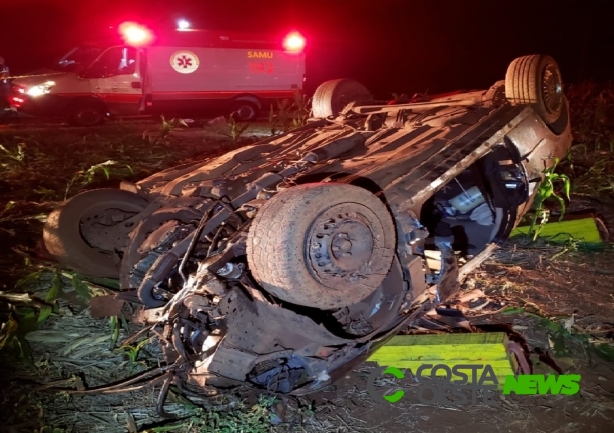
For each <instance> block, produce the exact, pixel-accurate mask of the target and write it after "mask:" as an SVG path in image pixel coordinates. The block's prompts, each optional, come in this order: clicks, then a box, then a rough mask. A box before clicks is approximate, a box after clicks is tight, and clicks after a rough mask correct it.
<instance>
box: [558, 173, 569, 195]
mask: <svg viewBox="0 0 614 433" xmlns="http://www.w3.org/2000/svg"><path fill="white" fill-rule="evenodd" d="M559 179H562V180H563V192H564V193H565V197H567V200H570V198H569V190H570V189H571V181H570V180H569V177H568V176H567V175H565V174H561V175H559Z"/></svg>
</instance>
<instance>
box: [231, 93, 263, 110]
mask: <svg viewBox="0 0 614 433" xmlns="http://www.w3.org/2000/svg"><path fill="white" fill-rule="evenodd" d="M241 101H247V102H251V103H252V104H255V105H256V106H257V107H258V109H259V110H260V109H262V101H261V100H260V98H259V97H258V96H256V95H254V94H251V93H245V94H241V95H238V96H235V97H233V98H232V102H233V103H236V102H241Z"/></svg>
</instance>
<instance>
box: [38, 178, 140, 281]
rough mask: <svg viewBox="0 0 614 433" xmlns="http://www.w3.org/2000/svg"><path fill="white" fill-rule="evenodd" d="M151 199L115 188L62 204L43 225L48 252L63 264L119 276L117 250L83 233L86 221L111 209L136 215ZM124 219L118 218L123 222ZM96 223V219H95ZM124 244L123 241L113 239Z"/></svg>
mask: <svg viewBox="0 0 614 433" xmlns="http://www.w3.org/2000/svg"><path fill="white" fill-rule="evenodd" d="M147 204H148V202H147V200H145V199H144V198H142V197H139V196H138V195H136V194H134V193H131V192H128V191H123V190H119V189H112V188H101V189H95V190H91V191H85V192H82V193H80V194H77V195H75V196H74V197H72V198H70V199H69V200H67V201H65V202H64V203H62V205H61V206H60V207H58V208H57V209H56V210H54V211H53V212H51V214H50V215H49V217H48V218H47V222H46V223H45V226H44V228H43V239H44V242H45V246H46V248H47V251H49V253H50V254H51V255H52V256H54V257H55V259H56V260H57V261H58V262H60V263H61V264H62V265H64V266H66V267H67V268H70V269H72V270H74V271H77V272H80V273H83V274H86V275H92V276H100V277H111V278H117V277H118V275H119V268H118V267H117V263H116V261H117V258H116V257H114V253H115V251H114V249H113V248H112V247H111V248H110V247H108V246H102V245H96V244H95V243H93V242H90V241H88V239H87V236H85V235H84V233H83V232H82V225H83V224H84V222H85V221H84V220H87V219H88V218H90V221H91V220H92V218H94V217H96V219H97V218H99V217H100V218H102V217H103V215H104V213H105V212H106V211H107V210H109V209H117V210H118V211H119V212H118V214H121V213H124V214H125V215H129V214H136V213H138V212H140V211H142V210H143V209H144V208H145V207H146V206H147ZM103 223H104V221H102V222H101V223H100V224H103ZM121 223H122V221H119V220H118V221H116V224H114V225H117V224H121ZM92 224H95V222H92ZM109 241H117V244H118V246H119V244H121V240H119V241H118V240H117V239H109Z"/></svg>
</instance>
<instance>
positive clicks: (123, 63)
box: [90, 46, 143, 115]
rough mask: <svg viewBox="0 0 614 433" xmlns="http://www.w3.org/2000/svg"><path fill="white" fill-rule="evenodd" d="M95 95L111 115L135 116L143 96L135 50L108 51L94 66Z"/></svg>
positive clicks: (123, 47)
mask: <svg viewBox="0 0 614 433" xmlns="http://www.w3.org/2000/svg"><path fill="white" fill-rule="evenodd" d="M91 71H92V74H90V76H92V75H93V77H92V78H91V81H90V82H91V89H92V93H94V94H95V95H96V96H98V97H99V98H100V99H102V100H103V101H104V102H105V104H106V105H107V107H108V109H109V111H110V112H111V114H115V115H136V114H138V113H139V107H140V101H141V97H142V93H143V91H142V80H141V74H140V68H139V51H138V50H137V49H136V48H134V47H126V46H120V47H112V48H109V49H107V50H106V51H105V52H104V53H102V54H101V55H100V57H99V58H98V59H97V60H96V61H95V62H94V64H93V65H92V67H91Z"/></svg>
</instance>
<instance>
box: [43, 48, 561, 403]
mask: <svg viewBox="0 0 614 433" xmlns="http://www.w3.org/2000/svg"><path fill="white" fill-rule="evenodd" d="M570 145H571V133H570V127H569V116H568V106H567V100H566V98H565V96H564V94H563V90H562V82H561V74H560V71H559V68H558V66H557V64H556V62H555V61H554V60H553V59H552V58H550V57H548V56H545V55H532V56H525V57H521V58H518V59H516V60H514V61H513V62H512V63H511V64H510V65H509V67H508V70H507V73H506V76H505V80H502V81H499V82H497V83H495V84H494V85H493V86H492V87H490V88H489V89H487V90H482V91H471V92H462V93H456V94H449V95H447V96H443V97H432V98H421V99H420V100H419V101H416V100H414V101H410V102H409V103H402V104H393V105H389V104H385V103H378V102H377V101H374V100H373V99H372V97H371V96H370V94H369V92H368V91H367V89H365V88H364V87H363V86H362V85H360V84H359V83H357V82H356V81H354V80H349V79H342V80H334V81H330V82H326V83H324V84H322V85H321V86H320V87H319V88H318V90H317V91H316V93H315V95H314V100H313V116H312V118H310V119H309V122H308V123H307V124H306V125H305V126H302V127H299V128H297V129H294V130H292V131H290V132H288V133H286V134H284V135H280V136H273V137H270V138H267V139H266V140H263V141H261V142H259V143H257V144H255V145H252V146H247V147H243V148H240V149H238V150H234V151H232V152H230V153H228V154H225V155H223V156H220V157H218V158H214V159H211V160H208V161H199V162H194V163H191V164H187V165H183V166H179V167H175V168H172V169H169V170H165V171H162V172H160V173H157V174H155V175H153V176H151V177H149V178H146V179H144V180H142V181H140V182H138V183H136V184H122V186H121V188H120V189H117V190H115V189H99V190H93V191H88V192H84V193H81V194H79V195H76V196H75V197H73V198H71V199H69V200H68V201H66V202H65V203H63V204H62V205H61V206H60V208H58V209H57V210H55V211H54V212H53V213H52V214H51V215H50V216H49V218H48V220H47V223H46V226H45V229H44V240H45V244H46V246H47V248H48V250H49V252H50V253H51V254H53V255H54V256H55V257H56V258H57V260H58V261H59V262H60V263H62V264H63V265H64V266H66V267H68V268H71V269H73V270H75V271H78V272H81V273H84V274H88V275H95V276H105V277H114V278H119V280H120V283H121V287H122V289H123V292H122V293H123V294H124V296H128V295H126V294H131V293H132V294H135V297H134V300H135V301H137V302H140V303H141V304H143V305H144V306H145V311H146V312H147V313H148V314H147V317H149V320H150V324H151V329H152V330H155V331H156V335H157V336H158V338H159V341H160V344H161V346H162V349H163V350H164V353H165V355H166V358H167V361H168V366H169V367H168V368H167V369H166V370H165V374H166V376H165V381H166V382H165V383H166V388H167V389H168V383H170V382H171V381H175V382H178V383H182V384H187V385H188V387H190V388H192V387H195V388H197V389H198V388H203V387H209V386H213V387H227V386H233V385H235V384H245V383H247V384H251V385H253V386H255V387H259V388H262V389H267V390H269V391H273V392H280V393H291V394H296V395H298V394H305V393H309V392H312V391H315V390H318V389H320V388H322V387H323V386H326V385H328V384H330V383H331V382H332V381H334V380H335V379H336V378H337V377H339V376H340V375H342V374H344V372H345V371H346V370H347V368H350V367H351V366H352V365H355V364H356V363H358V362H361V360H363V359H364V358H365V356H366V355H367V354H368V353H369V352H371V351H373V350H374V349H375V348H376V347H378V345H380V344H382V343H383V342H385V341H386V339H387V338H388V337H390V336H392V335H394V334H395V333H397V332H398V331H399V330H401V329H403V328H406V327H408V326H411V324H412V323H414V322H415V321H416V320H418V319H419V318H421V317H422V316H423V315H424V314H425V313H426V312H427V311H429V310H431V309H432V308H434V307H435V306H437V305H439V304H441V303H444V302H446V301H448V300H450V299H451V298H452V297H454V295H455V294H456V293H457V291H458V289H459V281H460V280H461V279H462V277H463V276H464V275H465V274H467V273H468V272H469V271H471V270H472V269H474V268H475V267H476V266H477V265H479V264H480V263H481V262H482V261H483V260H484V259H485V258H486V257H487V256H488V255H489V253H490V252H492V250H493V249H494V248H495V246H496V245H497V243H499V242H501V241H502V240H505V239H506V237H507V236H508V235H509V233H510V231H511V230H512V229H513V228H514V227H515V226H516V224H518V222H519V221H520V219H521V217H522V216H523V215H524V214H525V213H526V211H527V210H528V209H529V208H530V207H531V205H532V201H533V197H534V195H535V194H536V192H537V188H536V186H537V185H538V183H539V182H540V180H541V178H542V173H543V170H544V167H548V166H551V165H552V164H553V159H554V158H555V157H559V158H560V157H562V156H564V155H565V153H566V152H567V150H568V149H569V147H570ZM124 299H129V296H128V297H125V298H124ZM190 385H191V386H190Z"/></svg>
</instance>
